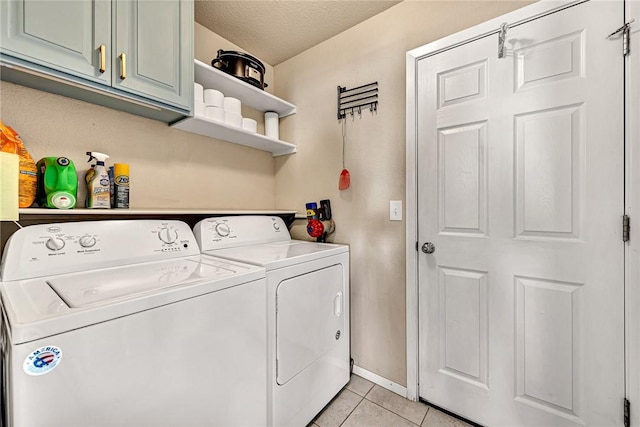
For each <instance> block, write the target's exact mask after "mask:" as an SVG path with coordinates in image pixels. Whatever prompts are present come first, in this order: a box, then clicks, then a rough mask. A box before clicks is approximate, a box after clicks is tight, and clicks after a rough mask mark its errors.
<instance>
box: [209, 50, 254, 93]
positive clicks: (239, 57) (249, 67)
mask: <svg viewBox="0 0 640 427" xmlns="http://www.w3.org/2000/svg"><path fill="white" fill-rule="evenodd" d="M211 66H212V67H215V68H217V69H219V70H221V71H224V72H225V73H227V74H231V75H232V76H234V77H237V78H238V79H240V80H242V81H244V82H247V83H249V84H250V85H252V86H255V87H257V88H258V89H262V90H264V88H265V87H267V84H266V83H265V82H264V73H265V68H264V65H263V64H262V62H260V61H259V60H258V59H257V58H255V57H253V56H251V55H248V54H246V53H242V52H236V51H234V50H222V49H220V50H218V57H217V58H214V59H213V60H212V61H211Z"/></svg>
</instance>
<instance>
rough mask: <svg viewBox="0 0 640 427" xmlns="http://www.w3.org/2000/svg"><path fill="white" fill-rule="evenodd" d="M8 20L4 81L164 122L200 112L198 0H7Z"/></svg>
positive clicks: (0, 37)
mask: <svg viewBox="0 0 640 427" xmlns="http://www.w3.org/2000/svg"><path fill="white" fill-rule="evenodd" d="M0 16H1V17H2V18H1V19H2V22H1V23H2V29H1V30H0V53H1V54H2V57H1V59H2V65H3V70H2V71H3V73H2V78H3V80H9V81H15V82H16V83H20V84H25V85H27V86H32V87H36V88H38V89H42V90H47V91H51V92H55V93H60V94H63V95H67V96H71V97H75V98H79V99H83V100H86V101H89V102H94V103H98V104H103V105H106V106H109V107H112V108H119V109H123V110H125V111H129V112H132V113H134V114H141V115H145V116H148V117H153V118H158V119H160V120H163V119H164V120H167V121H171V120H174V119H176V118H178V117H181V116H182V115H184V114H185V113H186V114H188V113H189V112H190V111H191V109H192V105H193V59H192V58H193V1H192V0H162V1H148V0H83V1H64V0H61V1H57V0H9V1H6V0H3V1H1V2H0ZM30 76H34V77H30ZM60 81H62V83H67V84H68V86H69V87H67V88H64V87H59V86H58V85H56V84H55V82H60ZM52 82H54V83H52ZM81 89H85V91H84V92H83V91H82V90H81ZM100 95H103V96H100ZM118 99H119V100H120V101H122V102H120V103H119V102H118ZM127 101H128V102H127ZM167 111H168V113H167ZM172 112H173V114H172ZM175 113H180V114H175Z"/></svg>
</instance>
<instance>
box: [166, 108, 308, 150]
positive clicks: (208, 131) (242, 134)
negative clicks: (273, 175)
mask: <svg viewBox="0 0 640 427" xmlns="http://www.w3.org/2000/svg"><path fill="white" fill-rule="evenodd" d="M171 127H174V128H176V129H180V130H184V131H187V132H191V133H197V134H198V135H204V136H210V137H212V138H216V139H222V140H224V141H229V142H234V143H236V144H240V145H246V146H247V147H251V148H257V149H258V150H263V151H269V152H271V153H272V154H273V156H274V157H276V156H282V155H285V154H293V153H295V152H296V146H295V144H291V143H290V142H284V141H279V140H277V139H273V138H269V137H266V136H264V135H260V134H259V133H255V132H249V131H247V130H244V129H242V128H239V127H235V126H231V125H228V124H226V123H222V122H217V121H215V120H211V119H209V118H206V117H187V118H186V119H183V120H180V121H179V122H176V123H174V124H172V125H171Z"/></svg>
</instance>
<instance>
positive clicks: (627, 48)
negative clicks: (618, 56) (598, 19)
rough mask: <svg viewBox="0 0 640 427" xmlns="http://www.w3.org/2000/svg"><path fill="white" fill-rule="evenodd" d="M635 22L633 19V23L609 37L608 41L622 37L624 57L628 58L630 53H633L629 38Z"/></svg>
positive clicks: (625, 25)
mask: <svg viewBox="0 0 640 427" xmlns="http://www.w3.org/2000/svg"><path fill="white" fill-rule="evenodd" d="M634 21H635V19H632V20H631V21H629V22H627V23H625V24H624V25H623V26H622V27H620V28H618V29H617V30H615V31H614V32H613V33H611V34H609V35H608V36H607V38H608V39H612V38H615V37H617V36H620V38H621V39H622V56H627V55H629V52H631V48H630V46H629V38H630V33H631V29H630V28H631V24H632V23H633V22H634Z"/></svg>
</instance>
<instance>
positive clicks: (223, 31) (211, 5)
mask: <svg viewBox="0 0 640 427" xmlns="http://www.w3.org/2000/svg"><path fill="white" fill-rule="evenodd" d="M400 1H401V0H394V1H387V0H333V1H327V0H196V2H195V20H196V22H198V23H199V24H201V25H203V26H205V27H207V28H208V29H210V30H211V31H213V32H214V33H216V34H218V35H220V36H222V37H224V38H225V39H227V40H229V41H230V42H232V43H234V44H236V45H238V46H242V48H243V49H245V50H246V51H247V52H251V53H252V54H253V55H255V56H257V57H258V58H260V59H262V60H263V61H265V62H267V63H268V64H270V65H277V64H279V63H280V62H283V61H286V60H287V59H289V58H291V57H293V56H295V55H297V54H299V53H300V52H303V51H305V50H307V49H309V48H310V47H312V46H315V45H316V44H318V43H320V42H322V41H324V40H327V39H330V38H331V37H333V36H335V35H336V34H339V33H341V32H343V31H344V30H346V29H348V28H350V27H353V26H354V25H356V24H359V23H360V22H362V21H365V20H367V19H369V18H370V17H372V16H374V15H377V14H378V13H380V12H382V11H384V10H386V9H388V8H390V7H391V6H393V5H395V4H397V3H399V2H400Z"/></svg>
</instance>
